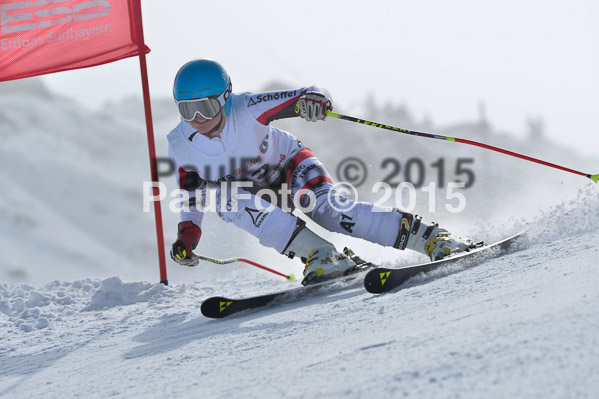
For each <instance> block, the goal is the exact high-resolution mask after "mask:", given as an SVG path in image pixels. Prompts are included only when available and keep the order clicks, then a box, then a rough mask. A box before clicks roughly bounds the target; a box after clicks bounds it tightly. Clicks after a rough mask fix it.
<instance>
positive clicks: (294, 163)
mask: <svg viewBox="0 0 599 399" xmlns="http://www.w3.org/2000/svg"><path fill="white" fill-rule="evenodd" d="M315 156H316V155H314V154H313V153H312V151H311V150H310V149H309V148H308V147H304V148H302V149H301V150H299V151H298V152H297V154H295V156H294V157H293V158H292V159H291V162H289V168H288V169H287V187H288V188H289V189H291V187H289V184H290V182H291V175H292V174H293V172H294V171H295V168H297V167H298V165H299V164H300V163H302V162H303V161H304V160H305V159H306V158H310V157H315Z"/></svg>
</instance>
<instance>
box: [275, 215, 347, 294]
mask: <svg viewBox="0 0 599 399" xmlns="http://www.w3.org/2000/svg"><path fill="white" fill-rule="evenodd" d="M283 254H285V255H287V256H288V257H289V258H294V257H295V256H299V257H300V259H301V260H302V262H303V263H304V279H303V280H302V284H303V285H307V284H312V283H316V282H319V281H324V280H328V279H331V278H335V277H338V276H342V275H344V274H346V273H348V272H351V271H352V270H353V269H355V268H356V263H355V262H354V261H353V260H352V259H351V258H350V257H349V256H347V255H345V254H342V253H339V252H338V251H337V249H336V248H335V246H334V245H333V244H331V243H330V242H328V241H327V240H325V239H324V238H322V237H319V236H318V235H317V234H315V233H314V232H313V231H311V230H310V229H308V228H307V227H306V223H305V222H304V221H303V220H301V219H298V223H297V225H296V228H295V231H294V232H293V234H292V236H291V239H290V240H289V242H288V243H287V246H286V247H285V249H284V250H283Z"/></svg>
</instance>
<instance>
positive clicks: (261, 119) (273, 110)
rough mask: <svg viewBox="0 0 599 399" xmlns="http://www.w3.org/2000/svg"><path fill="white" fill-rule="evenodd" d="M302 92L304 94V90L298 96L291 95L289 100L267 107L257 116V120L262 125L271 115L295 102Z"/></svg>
mask: <svg viewBox="0 0 599 399" xmlns="http://www.w3.org/2000/svg"><path fill="white" fill-rule="evenodd" d="M302 94H304V92H301V93H300V94H299V95H298V96H295V97H293V98H292V99H291V100H288V101H285V102H284V103H282V104H279V105H277V106H276V107H274V108H271V109H269V110H268V111H266V112H264V113H263V114H262V115H260V116H259V117H258V119H257V121H258V122H260V123H261V124H263V125H266V124H267V123H268V119H269V118H270V117H271V116H273V115H276V114H277V113H278V112H280V111H282V110H284V109H285V108H287V107H288V106H290V105H291V104H293V103H295V102H297V100H298V99H299V98H300V97H301V96H302Z"/></svg>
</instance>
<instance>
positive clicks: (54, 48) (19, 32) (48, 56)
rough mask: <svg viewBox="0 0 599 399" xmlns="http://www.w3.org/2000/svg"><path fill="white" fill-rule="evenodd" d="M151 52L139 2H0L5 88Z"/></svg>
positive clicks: (0, 54)
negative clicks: (16, 82)
mask: <svg viewBox="0 0 599 399" xmlns="http://www.w3.org/2000/svg"><path fill="white" fill-rule="evenodd" d="M149 51H150V49H149V48H148V47H146V46H145V45H144V44H143V30H142V20H141V6H140V2H139V0H27V1H23V0H0V82H1V81H5V80H13V79H21V78H26V77H29V76H36V75H42V74H46V73H52V72H59V71H66V70H69V69H77V68H85V67H91V66H94V65H100V64H106V63H109V62H112V61H117V60H120V59H122V58H126V57H133V56H137V55H141V54H147V53H148V52H149Z"/></svg>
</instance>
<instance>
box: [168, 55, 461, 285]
mask: <svg viewBox="0 0 599 399" xmlns="http://www.w3.org/2000/svg"><path fill="white" fill-rule="evenodd" d="M173 95H174V97H175V103H176V104H177V107H178V109H179V113H180V114H181V117H182V120H181V121H180V122H179V124H178V125H177V126H176V127H175V128H174V129H173V130H172V131H171V132H170V133H169V135H168V143H169V157H170V159H171V161H172V162H173V163H174V165H175V170H176V173H175V175H176V177H177V180H178V183H179V187H180V188H181V189H183V190H185V191H186V192H188V193H189V203H188V209H187V210H186V211H182V212H181V222H180V223H179V225H178V235H177V240H176V241H175V243H174V244H173V245H172V250H171V257H172V259H173V260H174V261H175V262H177V263H179V264H181V265H185V266H195V265H197V264H198V259H197V256H196V255H195V254H193V252H192V251H193V249H195V248H196V246H197V245H198V242H199V240H200V237H201V235H202V230H201V228H200V226H201V223H202V218H203V211H202V207H203V205H205V200H206V189H207V188H209V187H211V186H216V190H217V193H216V199H217V201H219V202H218V203H217V205H216V210H217V213H218V215H219V216H220V217H221V218H222V219H223V220H225V221H226V222H230V223H233V224H234V225H235V226H238V227H240V228H242V229H244V230H245V231H247V232H249V233H251V234H252V235H254V236H255V237H257V238H258V239H259V241H260V243H261V244H262V245H264V246H267V247H272V248H274V249H275V250H277V251H278V252H279V253H282V254H284V255H286V256H288V257H290V258H293V257H298V258H300V259H302V261H304V262H305V267H304V272H303V273H304V276H305V277H304V282H305V283H311V282H314V281H317V280H318V279H320V278H322V277H324V276H326V277H333V276H337V275H341V274H343V273H345V272H347V271H348V270H350V269H352V268H354V267H355V266H356V264H355V263H354V261H353V260H352V259H351V258H350V257H349V256H346V255H345V254H343V253H340V252H339V251H337V249H336V248H335V247H334V246H333V244H331V243H330V242H329V241H327V240H325V239H323V238H321V237H320V236H318V235H317V234H315V233H314V232H313V231H311V230H310V229H309V228H307V227H306V225H305V222H304V221H303V220H302V219H300V218H298V217H296V216H294V215H293V214H292V213H291V212H287V211H285V210H283V209H282V208H280V207H273V206H272V205H271V203H270V202H269V201H266V200H265V199H264V198H261V197H259V196H256V191H257V189H260V188H271V189H275V190H278V189H279V188H280V187H281V186H283V185H284V184H286V185H287V189H288V190H289V197H290V198H291V199H292V200H293V199H295V202H294V203H293V204H294V205H296V206H300V205H302V206H304V208H307V209H308V211H307V212H306V214H307V216H308V217H309V218H310V219H312V220H313V221H314V222H316V223H317V224H319V225H320V226H322V227H324V228H326V229H327V230H329V231H334V232H337V233H343V234H347V235H350V236H353V237H360V238H363V239H365V240H368V241H371V242H374V243H377V244H380V245H383V246H392V247H395V248H397V249H400V250H404V249H406V248H407V249H411V250H414V251H417V252H420V253H423V254H426V255H427V256H428V257H429V258H430V259H431V260H438V259H441V258H443V257H445V256H448V255H451V254H453V253H456V252H461V251H464V250H467V249H469V248H471V247H473V242H472V241H471V240H469V239H464V238H461V237H457V236H454V235H451V234H450V233H449V232H448V231H447V230H445V229H444V228H441V227H439V226H438V224H435V223H432V224H428V225H425V224H424V223H423V222H422V220H421V217H419V216H417V215H412V214H410V213H407V212H402V211H400V210H397V209H387V208H381V207H377V206H375V205H373V204H370V203H365V202H357V201H352V200H350V199H348V198H345V197H344V196H343V195H342V194H341V193H339V192H338V191H337V190H336V189H335V187H334V185H333V179H332V178H331V176H330V175H329V173H328V172H327V170H326V169H325V167H324V165H323V164H322V163H321V162H320V161H319V160H318V158H317V157H316V156H315V155H314V154H313V153H312V151H311V150H310V149H309V148H307V147H305V146H304V145H303V144H302V143H301V142H300V141H299V140H298V139H297V138H296V137H295V136H293V135H292V134H290V133H288V132H286V131H283V130H280V129H278V128H276V127H273V126H271V125H270V122H272V121H274V120H278V119H283V118H290V117H296V116H301V117H302V118H304V119H306V120H307V121H312V122H315V121H318V120H324V119H325V117H326V111H327V110H332V109H333V99H332V97H331V95H330V94H329V92H328V91H327V90H326V89H324V88H322V87H319V86H310V87H304V88H300V89H294V90H282V91H273V92H268V93H259V94H253V93H243V94H233V93H232V84H231V79H230V77H229V75H228V74H227V72H226V71H225V69H224V68H223V67H222V66H221V65H220V64H219V63H217V62H215V61H212V60H194V61H191V62H188V63H186V64H185V65H183V66H182V67H181V69H180V70H179V71H178V73H177V75H176V77H175V82H174V87H173ZM233 181H248V182H252V184H253V185H252V187H248V188H242V189H239V190H238V191H237V192H232V191H234V190H232V182H233ZM300 190H301V191H300ZM223 191H224V192H223ZM242 194H243V195H242ZM271 198H272V197H271ZM271 202H272V201H271ZM306 204H309V205H310V206H305V205H306ZM339 204H343V206H339ZM256 205H259V206H256Z"/></svg>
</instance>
